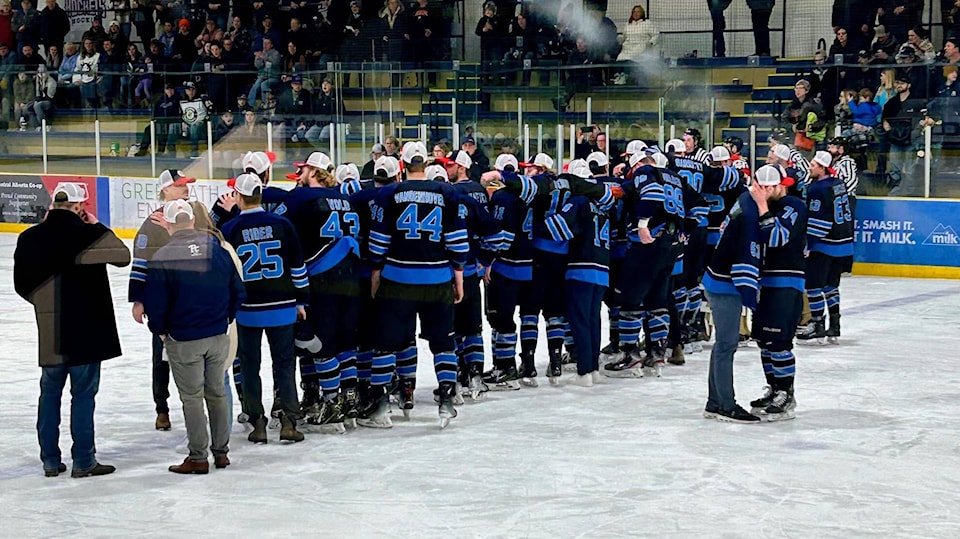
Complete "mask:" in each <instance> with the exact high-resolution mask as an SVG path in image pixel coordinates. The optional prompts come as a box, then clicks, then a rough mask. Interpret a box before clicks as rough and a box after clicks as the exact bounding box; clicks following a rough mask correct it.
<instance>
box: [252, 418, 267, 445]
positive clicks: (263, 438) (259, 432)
mask: <svg viewBox="0 0 960 539" xmlns="http://www.w3.org/2000/svg"><path fill="white" fill-rule="evenodd" d="M252 424H253V432H251V433H250V434H248V435H247V440H249V441H251V442H253V443H255V444H265V443H267V418H266V417H263V416H260V417H258V418H257V420H256V421H253V422H252Z"/></svg>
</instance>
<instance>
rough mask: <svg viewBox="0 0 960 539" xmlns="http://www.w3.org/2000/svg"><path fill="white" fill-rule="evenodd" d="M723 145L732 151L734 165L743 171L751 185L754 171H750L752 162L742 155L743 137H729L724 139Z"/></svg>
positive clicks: (731, 156)
mask: <svg viewBox="0 0 960 539" xmlns="http://www.w3.org/2000/svg"><path fill="white" fill-rule="evenodd" d="M723 147H724V148H726V149H727V151H728V152H730V160H731V161H732V162H733V167H734V168H736V169H737V170H739V171H740V172H742V173H743V177H744V179H745V180H746V183H747V185H748V186H749V185H750V181H751V177H752V176H753V173H752V172H751V171H750V164H749V163H748V162H747V160H746V159H744V158H743V156H742V155H740V151H741V150H743V139H742V138H740V137H727V138H725V139H723Z"/></svg>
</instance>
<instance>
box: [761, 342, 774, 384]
mask: <svg viewBox="0 0 960 539" xmlns="http://www.w3.org/2000/svg"><path fill="white" fill-rule="evenodd" d="M760 363H761V364H762V365H763V377H764V378H766V380H767V385H768V386H770V387H771V388H773V387H776V383H774V377H773V359H772V358H771V357H770V350H767V349H766V348H761V349H760Z"/></svg>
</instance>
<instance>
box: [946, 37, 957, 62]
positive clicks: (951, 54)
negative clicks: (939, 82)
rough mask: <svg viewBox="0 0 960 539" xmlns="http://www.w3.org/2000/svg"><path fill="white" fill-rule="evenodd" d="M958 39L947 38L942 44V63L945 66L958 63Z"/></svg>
mask: <svg viewBox="0 0 960 539" xmlns="http://www.w3.org/2000/svg"><path fill="white" fill-rule="evenodd" d="M958 45H960V37H958V36H947V39H945V40H944V42H943V61H944V63H947V64H958V63H960V46H958Z"/></svg>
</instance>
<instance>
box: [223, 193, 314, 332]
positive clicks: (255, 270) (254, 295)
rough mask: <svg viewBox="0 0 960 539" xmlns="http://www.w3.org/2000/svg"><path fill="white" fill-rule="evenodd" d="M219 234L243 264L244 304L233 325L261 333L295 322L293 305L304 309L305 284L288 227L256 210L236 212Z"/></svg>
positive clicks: (297, 242)
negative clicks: (267, 328) (255, 328)
mask: <svg viewBox="0 0 960 539" xmlns="http://www.w3.org/2000/svg"><path fill="white" fill-rule="evenodd" d="M222 232H223V237H224V238H225V239H226V240H227V241H228V242H229V243H230V245H232V246H233V247H234V249H236V251H237V256H238V257H240V262H241V263H242V264H243V269H242V271H241V277H242V278H243V286H244V288H245V289H246V292H247V299H246V300H245V301H244V302H243V304H242V305H241V306H240V310H239V311H238V312H237V323H238V324H240V325H241V326H248V327H261V328H265V327H277V326H285V325H289V324H293V323H294V322H296V321H297V305H306V304H307V300H308V297H309V281H308V280H307V270H306V267H305V266H304V264H303V254H302V252H301V250H300V240H299V238H298V237H297V232H296V231H295V230H294V228H293V225H292V224H291V223H290V221H288V220H287V219H285V218H284V217H281V216H279V215H274V214H271V213H267V212H266V211H264V210H263V209H262V208H256V209H252V210H246V211H243V212H240V215H238V216H237V217H236V218H234V219H231V220H230V221H229V222H227V224H225V225H224V226H223V230H222Z"/></svg>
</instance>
